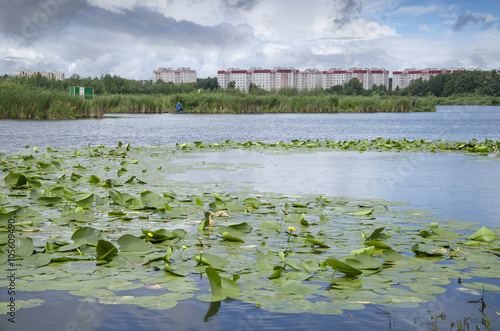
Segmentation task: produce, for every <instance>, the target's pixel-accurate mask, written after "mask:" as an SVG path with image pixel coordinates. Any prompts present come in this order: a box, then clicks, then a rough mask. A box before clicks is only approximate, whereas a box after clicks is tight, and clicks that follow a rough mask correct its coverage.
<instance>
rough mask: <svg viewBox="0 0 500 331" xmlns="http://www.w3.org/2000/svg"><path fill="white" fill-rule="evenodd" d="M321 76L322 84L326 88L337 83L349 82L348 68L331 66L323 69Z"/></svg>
mask: <svg viewBox="0 0 500 331" xmlns="http://www.w3.org/2000/svg"><path fill="white" fill-rule="evenodd" d="M321 78H322V80H321V86H322V87H323V89H325V90H326V89H327V88H330V87H332V86H335V85H344V84H345V83H347V70H343V69H337V68H331V69H330V70H328V71H323V75H322V76H321Z"/></svg>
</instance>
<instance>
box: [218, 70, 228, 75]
mask: <svg viewBox="0 0 500 331" xmlns="http://www.w3.org/2000/svg"><path fill="white" fill-rule="evenodd" d="M217 73H218V74H225V73H226V71H225V70H219V71H217Z"/></svg>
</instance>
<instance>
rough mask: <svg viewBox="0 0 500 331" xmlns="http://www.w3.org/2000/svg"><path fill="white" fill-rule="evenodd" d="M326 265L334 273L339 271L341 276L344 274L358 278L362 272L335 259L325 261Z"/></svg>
mask: <svg viewBox="0 0 500 331" xmlns="http://www.w3.org/2000/svg"><path fill="white" fill-rule="evenodd" d="M326 263H328V265H329V266H330V267H331V268H332V269H333V270H335V271H340V272H341V273H343V274H346V275H347V276H353V277H355V276H359V275H362V274H363V272H362V271H361V270H359V269H356V268H353V267H351V266H350V265H347V264H345V263H343V262H340V261H339V260H337V259H333V258H332V259H326Z"/></svg>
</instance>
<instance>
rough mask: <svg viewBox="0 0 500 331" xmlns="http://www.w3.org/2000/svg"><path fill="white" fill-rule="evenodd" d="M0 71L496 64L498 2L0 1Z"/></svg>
mask: <svg viewBox="0 0 500 331" xmlns="http://www.w3.org/2000/svg"><path fill="white" fill-rule="evenodd" d="M0 6H1V8H2V10H1V12H0V74H4V73H7V74H13V73H14V71H18V70H23V69H31V70H34V71H36V70H47V71H53V70H58V71H62V72H64V73H65V74H66V76H67V77H69V76H71V75H72V74H79V75H80V76H83V77H87V76H91V77H94V76H97V77H100V76H101V75H102V74H105V73H110V74H112V75H118V76H122V77H125V78H130V79H152V71H153V70H154V69H157V68H159V67H174V68H178V67H191V68H193V69H195V70H196V71H197V73H198V77H201V78H203V77H215V76H216V74H217V70H221V69H227V68H235V67H239V68H242V69H243V68H245V69H247V68H250V67H262V68H269V69H271V68H274V67H278V66H280V67H294V68H297V69H300V70H303V69H307V68H317V69H320V70H327V69H329V68H334V67H335V68H344V69H347V68H351V67H383V68H386V69H388V70H390V71H393V70H401V69H404V68H427V67H436V68H453V67H474V68H481V69H484V70H490V69H495V68H498V69H500V1H498V0H475V1H469V0H467V1H466V0H40V1H38V0H0Z"/></svg>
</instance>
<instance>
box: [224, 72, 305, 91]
mask: <svg viewBox="0 0 500 331" xmlns="http://www.w3.org/2000/svg"><path fill="white" fill-rule="evenodd" d="M298 72H299V71H298V70H296V69H293V68H289V69H287V68H274V69H272V70H270V69H262V68H251V69H249V70H241V69H239V68H229V69H228V70H219V71H217V83H218V84H219V86H220V87H221V88H224V89H226V88H227V86H228V84H229V82H234V84H235V87H236V88H237V89H240V90H241V91H248V90H249V88H250V84H255V85H256V86H258V87H260V88H262V89H265V90H267V91H271V90H273V89H281V88H284V87H297V74H298Z"/></svg>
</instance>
